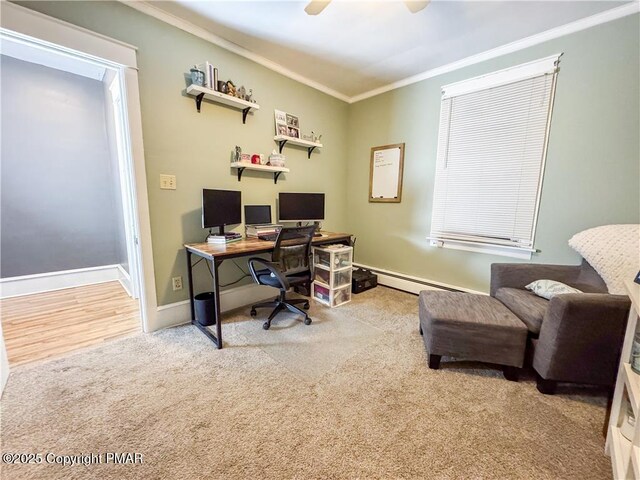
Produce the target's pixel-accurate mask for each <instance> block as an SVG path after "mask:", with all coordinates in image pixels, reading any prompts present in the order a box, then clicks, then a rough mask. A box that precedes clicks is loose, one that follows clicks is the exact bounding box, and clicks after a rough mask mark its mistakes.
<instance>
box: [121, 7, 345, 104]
mask: <svg viewBox="0 0 640 480" xmlns="http://www.w3.org/2000/svg"><path fill="white" fill-rule="evenodd" d="M120 2H121V3H123V4H124V5H126V6H128V7H131V8H133V9H135V10H138V11H139V12H142V13H145V14H147V15H149V16H151V17H154V18H156V19H158V20H161V21H163V22H165V23H168V24H169V25H172V26H174V27H176V28H179V29H180V30H183V31H185V32H187V33H190V34H192V35H195V36H196V37H200V38H202V39H203V40H207V41H208V42H211V43H213V44H214V45H217V46H219V47H221V48H224V49H225V50H228V51H230V52H232V53H235V54H236V55H240V56H241V57H244V58H246V59H248V60H251V61H252V62H255V63H257V64H259V65H262V66H263V67H266V68H268V69H269V70H272V71H274V72H276V73H279V74H280V75H283V76H285V77H288V78H290V79H291V80H295V81H296V82H299V83H302V84H303V85H307V86H308V87H311V88H314V89H316V90H319V91H321V92H322V93H326V94H327V95H330V96H332V97H335V98H337V99H339V100H342V101H343V102H347V103H349V102H350V100H351V99H350V98H349V96H348V95H344V94H342V93H340V92H337V91H336V90H333V89H332V88H329V87H327V86H326V85H322V84H321V83H319V82H316V81H314V80H311V79H310V78H307V77H305V76H303V75H300V74H299V73H296V72H294V71H291V70H289V69H288V68H286V67H283V66H282V65H280V64H278V63H276V62H273V61H271V60H269V59H267V58H264V57H262V56H260V55H257V54H255V53H253V52H251V51H249V50H247V49H246V48H243V47H241V46H240V45H236V44H235V43H233V42H230V41H228V40H225V39H224V38H222V37H219V36H218V35H215V34H213V33H211V32H209V31H207V30H205V29H204V28H201V27H198V26H197V25H194V24H193V23H191V22H189V21H187V20H183V19H182V18H179V17H176V16H175V15H172V14H171V13H168V12H165V11H164V10H161V9H159V8H157V7H154V6H153V5H151V4H150V3H148V2H146V1H136V0H120Z"/></svg>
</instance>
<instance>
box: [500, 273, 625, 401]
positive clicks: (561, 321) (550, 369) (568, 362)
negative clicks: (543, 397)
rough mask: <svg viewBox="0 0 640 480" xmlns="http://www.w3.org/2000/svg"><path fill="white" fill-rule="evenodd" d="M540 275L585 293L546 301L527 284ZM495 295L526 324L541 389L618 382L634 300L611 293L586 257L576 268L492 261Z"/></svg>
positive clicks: (530, 349)
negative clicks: (570, 383)
mask: <svg viewBox="0 0 640 480" xmlns="http://www.w3.org/2000/svg"><path fill="white" fill-rule="evenodd" d="M542 279H548V280H556V281H558V282H562V283H565V284H567V285H570V286H572V287H574V288H577V289H579V290H581V291H582V292H584V293H576V294H564V295H558V296H555V297H553V298H552V299H551V300H545V299H544V298H541V297H538V296H536V295H534V294H533V293H531V292H529V291H527V290H525V288H524V287H525V285H527V284H529V283H531V282H533V281H535V280H542ZM491 296H492V297H494V298H496V299H498V300H500V301H501V302H502V303H503V304H504V305H505V306H507V307H508V308H509V310H511V311H512V312H513V313H514V314H516V315H517V316H518V318H520V320H522V322H523V323H524V324H525V325H526V326H527V329H528V330H529V346H528V348H529V351H530V353H531V356H532V358H533V368H534V369H535V371H536V373H537V374H538V390H540V391H541V392H542V393H553V392H554V391H555V388H556V385H557V382H574V383H587V384H594V385H607V386H610V385H613V384H614V383H615V378H616V372H617V366H618V360H619V358H620V349H621V347H622V340H623V338H624V333H625V327H626V321H627V314H628V311H629V307H630V302H629V299H628V298H627V297H626V296H624V295H611V294H609V293H608V290H607V287H606V285H605V283H604V281H603V280H602V278H601V277H600V276H599V275H598V274H597V273H596V271H595V270H594V269H593V268H592V267H591V266H590V265H589V264H588V263H587V262H586V261H583V262H582V264H581V265H577V266H565V265H537V264H522V263H520V264H516V263H496V264H493V265H492V266H491Z"/></svg>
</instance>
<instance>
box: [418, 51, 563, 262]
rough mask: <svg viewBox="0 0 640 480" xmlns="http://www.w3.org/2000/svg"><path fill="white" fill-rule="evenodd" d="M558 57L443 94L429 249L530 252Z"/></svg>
mask: <svg viewBox="0 0 640 480" xmlns="http://www.w3.org/2000/svg"><path fill="white" fill-rule="evenodd" d="M558 57H559V56H555V57H551V58H549V59H543V60H541V61H540V62H532V63H530V64H525V65H523V66H520V67H516V68H514V69H509V70H505V71H500V72H496V73H495V74H492V75H488V76H483V77H480V78H477V79H472V80H469V81H466V82H460V83H457V84H453V85H450V86H446V87H443V99H442V105H441V112H440V131H439V137H438V158H437V162H436V175H435V188H434V200H433V214H432V222H431V236H430V238H431V240H432V242H433V243H435V244H437V245H438V246H447V245H446V243H447V241H452V242H458V243H467V244H476V245H482V244H484V245H489V246H504V247H510V248H517V249H523V250H529V251H531V250H532V249H533V241H534V233H535V223H536V216H537V210H538V204H539V197H540V187H541V184H542V173H543V168H544V158H545V154H546V145H547V136H548V129H549V122H550V118H551V110H552V104H553V95H554V90H555V79H556V74H557V73H556V72H557V60H558ZM492 251H493V252H494V253H495V250H492Z"/></svg>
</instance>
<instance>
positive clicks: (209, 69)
mask: <svg viewBox="0 0 640 480" xmlns="http://www.w3.org/2000/svg"><path fill="white" fill-rule="evenodd" d="M196 67H197V68H198V70H200V71H202V72H204V86H205V87H207V88H210V89H211V90H217V89H218V85H216V84H215V82H214V79H215V75H214V68H213V65H211V64H210V63H209V62H204V63H199V64H198V65H196Z"/></svg>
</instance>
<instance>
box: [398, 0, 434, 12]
mask: <svg viewBox="0 0 640 480" xmlns="http://www.w3.org/2000/svg"><path fill="white" fill-rule="evenodd" d="M429 2H431V0H426V1H423V2H419V1H415V0H407V1H406V2H404V3H405V5H406V6H407V8H408V9H409V11H410V12H411V13H418V12H419V11H420V10H422V9H424V8H425V7H426V6H427V5H429Z"/></svg>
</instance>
